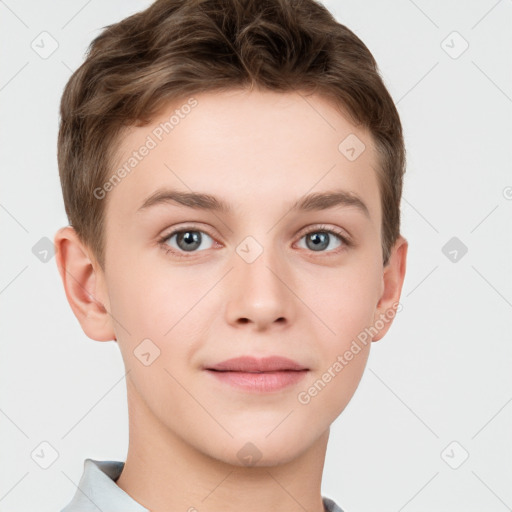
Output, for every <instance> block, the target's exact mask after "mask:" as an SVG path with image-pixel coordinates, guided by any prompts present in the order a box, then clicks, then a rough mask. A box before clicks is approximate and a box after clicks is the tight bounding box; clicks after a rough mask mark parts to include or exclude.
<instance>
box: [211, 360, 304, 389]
mask: <svg viewBox="0 0 512 512" xmlns="http://www.w3.org/2000/svg"><path fill="white" fill-rule="evenodd" d="M204 370H205V371H206V373H207V374H209V375H210V376H211V377H213V378H214V379H215V381H216V382H220V383H222V385H226V384H227V385H229V386H230V387H231V388H232V389H235V390H237V391H242V392H245V393H275V392H281V391H282V390H284V389H285V388H292V386H296V385H298V383H299V382H300V381H301V380H302V379H304V378H305V376H306V374H307V373H308V372H309V368H307V367H305V366H303V365H301V364H299V363H298V362H297V361H294V360H293V359H289V358H287V357H281V356H272V357H264V358H263V359H259V358H257V357H252V356H244V357H235V358H233V359H228V360H227V361H223V362H222V363H218V364H215V365H213V366H205V367H204Z"/></svg>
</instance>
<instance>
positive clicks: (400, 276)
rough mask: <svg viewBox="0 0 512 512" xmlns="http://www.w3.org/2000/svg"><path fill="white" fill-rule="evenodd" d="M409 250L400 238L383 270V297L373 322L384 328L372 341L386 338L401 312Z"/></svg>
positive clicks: (402, 238) (400, 237)
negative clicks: (398, 313)
mask: <svg viewBox="0 0 512 512" xmlns="http://www.w3.org/2000/svg"><path fill="white" fill-rule="evenodd" d="M407 248H408V243H407V240H406V239H405V238H404V237H403V236H399V237H398V239H397V241H396V242H395V244H394V245H393V247H392V249H391V252H390V256H389V260H388V263H387V265H386V266H385V267H384V269H383V275H382V295H381V297H380V299H379V302H378V303H377V309H376V312H375V317H374V322H373V324H374V325H375V326H382V328H379V329H378V333H377V334H376V335H375V336H373V338H372V341H378V340H380V339H381V338H383V337H384V335H385V334H386V333H387V332H388V330H389V328H390V327H391V324H392V323H393V319H394V317H395V314H396V312H397V310H398V311H400V306H399V301H400V294H401V292H402V285H403V283H404V278H405V268H406V259H407ZM382 324H383V325H382Z"/></svg>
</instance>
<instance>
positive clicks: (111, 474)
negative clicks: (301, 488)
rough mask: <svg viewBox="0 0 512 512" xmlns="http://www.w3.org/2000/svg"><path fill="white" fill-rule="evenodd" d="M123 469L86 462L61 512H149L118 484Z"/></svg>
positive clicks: (334, 510) (334, 511)
mask: <svg viewBox="0 0 512 512" xmlns="http://www.w3.org/2000/svg"><path fill="white" fill-rule="evenodd" d="M123 467H124V462H120V461H116V460H93V459H85V461H84V472H83V474H82V477H81V478H80V482H79V483H78V489H77V490H76V492H75V495H74V496H73V499H72V500H71V501H70V502H69V503H68V504H67V505H66V506H65V507H64V508H63V509H62V510H61V512H98V510H101V511H102V512H150V510H149V509H147V508H145V507H143V506H142V505H141V504H140V503H137V502H136V501H135V500H134V499H133V498H132V497H131V496H130V495H129V494H127V493H126V492H124V491H123V490H122V489H121V487H119V486H118V485H117V484H116V482H115V481H116V480H117V479H118V478H119V476H120V475H121V471H122V470H123ZM322 499H323V502H324V507H325V511H326V512H343V510H341V508H340V507H338V505H337V504H336V503H335V502H334V501H333V500H331V499H330V498H326V497H323V496H322Z"/></svg>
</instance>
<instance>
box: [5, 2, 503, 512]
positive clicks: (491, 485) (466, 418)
mask: <svg viewBox="0 0 512 512" xmlns="http://www.w3.org/2000/svg"><path fill="white" fill-rule="evenodd" d="M324 3H325V5H326V6H327V7H328V8H329V9H330V10H331V12H333V14H335V16H336V17H337V19H338V20H339V21H340V22H341V23H344V24H346V25H347V26H348V27H349V28H351V29H352V30H353V31H354V32H355V33H356V34H357V35H358V36H359V37H361V39H362V40H363V41H364V42H365V43H366V44H367V46H368V47H369V48H370V50H371V51H372V53H373V54H374V56H375V57H376V59H377V62H378V63H379V66H380V69H381V72H382V74H383V77H384V79H385V82H386V84H387V86H388V88H389V90H390V92H391V94H392V95H393V97H394V99H395V101H396V102H397V104H398V108H399V111H400V115H401V118H402V121H403V125H404V130H405V136H406V144H407V150H408V170H407V175H406V180H405V189H404V197H403V203H402V211H403V229H402V231H403V234H404V235H405V236H406V238H407V239H408V240H409V244H410V248H409V258H408V270H407V277H406V280H405V284H404V289H403V294H402V300H401V302H402V304H403V310H402V311H401V312H400V313H399V314H398V316H397V318H396V321H395V324H394V325H393V327H392V328H391V330H390V332H389V333H388V335H387V336H386V337H385V338H384V339H383V340H381V341H379V342H377V343H374V344H373V348H372V351H371V354H370V359H369V361H368V366H367V370H366V372H365V374H364V376H363V379H362V381H361V384H360V386H359V388H358V390H357V391H356V394H355V396H354V398H353V400H352V401H351V402H350V404H349V405H348V407H347V409H346V410H345V411H344V412H343V414H342V415H341V416H340V417H339V418H338V419H337V420H336V421H335V423H334V424H333V426H332V428H331V439H330V442H329V447H328V452H327V458H326V465H325V472H324V479H323V487H322V492H323V494H324V495H326V496H330V497H331V498H333V499H335V501H337V502H338V504H339V505H340V506H341V507H342V508H344V509H345V510H346V512H355V511H358V512H366V511H368V512H369V511H375V510H380V511H383V512H385V511H396V512H398V511H402V510H404V511H407V512H413V511H426V510H432V511H455V510H465V512H481V511H483V510H485V511H486V512H494V511H495V512H501V511H505V510H511V509H512V508H511V507H512V485H511V482H512V440H511V433H512V429H511V427H512V403H511V402H512V372H511V362H512V343H511V341H512V339H511V338H512V336H511V312H512V309H511V308H512V282H511V281H512V279H511V261H512V258H511V256H512V251H511V249H512V229H511V222H510V219H511V218H512V173H511V167H510V163H511V133H512V68H511V65H510V64H511V62H512V36H511V34H512V23H511V22H512V2H511V1H510V0H501V1H496V0H482V1H471V2H463V1H448V2H441V1H436V2H434V1H432V2H427V1H420V0H417V1H415V2H413V1H411V0H396V1H392V2H382V1H377V0H372V1H356V0H353V1H349V0H346V1H345V0H339V1H326V2H324ZM147 5H149V2H148V1H142V0H140V1H137V0H129V1H126V0H125V1H121V0H116V1H110V2H100V1H99V0H89V1H82V0H79V1H78V0H73V1H67V2H65V1H63V0H61V1H54V2H51V3H50V2H44V1H43V2H36V1H33V0H32V1H21V0H20V1H17V2H16V1H14V0H7V1H0V48H1V49H0V51H1V62H2V65H1V67H0V109H1V113H0V119H1V123H0V141H1V143H0V162H1V180H2V181H1V186H0V192H1V195H0V221H1V226H2V230H3V236H2V240H3V246H2V250H1V251H0V268H1V277H0V306H1V319H0V330H1V334H0V335H1V350H2V352H1V357H0V379H1V396H0V428H1V430H0V431H1V432H2V435H1V437H0V443H1V457H0V460H1V461H2V463H1V466H0V511H7V510H9V511H27V512H28V511H30V512H32V511H33V510H34V509H35V505H36V504H37V509H38V510H39V511H55V510H60V509H61V508H62V507H63V506H64V505H65V504H66V503H67V502H68V501H69V500H70V499H71V496H72V495H73V494H74V492H75V490H76V485H77V483H78V481H79V478H80V475H81V474H82V470H83V460H84V459H85V458H87V457H90V458H95V459H100V460H108V459H110V460H125V456H126V449H127V442H128V423H127V421H128V418H127V407H126V396H125V381H124V367H123V364H122V359H121V356H120V353H119V350H118V348H117V346H116V344H115V343H114V342H106V343H100V342H93V341H92V340H89V339H88V338H87V337H86V336H85V334H84V333H83V332H82V330H81V328H80V326H79V324H78V322H77V320H76V319H75V317H74V316H73V314H72V311H71V309H70V307H69V305H68V303H67V301H66V297H65V294H64V290H63V288H62V285H61V281H60V277H59V275H58V272H57V267H56V264H55V258H54V257H52V254H51V252H49V253H47V255H46V257H45V252H44V251H45V248H46V246H45V240H44V238H45V237H46V238H48V239H50V240H53V235H54V233H55V231H56V230H57V229H58V228H59V227H61V226H64V225H67V219H66V216H65V212H64V206H63V202H62V198H61V191H60V183H59V180H58V170H57V162H56V137H57V129H58V103H59V100H60V96H61V93H62V90H63V87H64V84H65V83H66V81H67V80H68V78H69V76H70V74H71V72H72V71H73V70H74V69H76V68H77V67H78V66H79V64H80V63H81V62H82V60H83V55H84V52H85V49H86V47H87V45H88V44H89V42H90V41H91V40H92V38H93V37H94V36H95V35H96V34H97V33H98V32H99V30H100V29H101V27H103V26H105V25H107V24H109V23H112V22H115V21H118V20H120V19H122V18H123V17H125V16H127V15H129V14H132V13H134V12H136V11H139V10H141V9H143V8H145V7H146V6H147ZM44 31H46V32H47V33H48V34H49V35H45V34H43V35H40V34H41V33H42V32H44ZM454 31H455V32H457V33H458V34H454ZM54 41H55V42H54ZM55 44H58V47H57V48H56V49H55V51H54V52H53V53H52V54H51V55H46V54H45V52H46V53H48V52H50V50H51V49H52V45H55ZM466 44H468V45H469V46H468V48H467V49H466V50H465V51H464V52H463V53H461V52H462V50H464V48H465V46H466ZM41 54H42V55H41ZM43 57H45V58H43ZM453 237H456V240H454V241H453V240H452V241H451V242H450V243H449V244H448V246H446V244H447V243H448V242H449V241H450V240H451V239H452V238H453ZM46 243H47V241H46ZM462 244H463V245H462ZM464 246H465V247H466V248H467V253H465V254H463V247H464ZM34 247H35V249H34ZM444 247H445V249H444V250H443V248H444ZM50 249H51V247H50ZM453 250H456V251H457V254H456V259H455V261H453V259H454V257H455V253H454V252H453ZM41 258H42V260H41ZM45 259H46V261H45ZM44 442H46V443H49V445H51V447H53V448H51V447H50V446H49V445H46V444H43V445H41V443H44ZM52 450H55V451H56V452H57V453H58V457H57V459H56V460H55V461H54V462H53V463H52V464H51V465H50V466H49V467H48V468H47V469H43V468H42V467H41V465H45V464H49V463H50V462H51V460H52ZM37 454H39V457H38V456H37ZM466 456H467V459H466V460H465V461H464V458H465V457H466ZM462 461H463V462H462ZM456 466H458V467H457V468H456V469H454V468H455V467H456Z"/></svg>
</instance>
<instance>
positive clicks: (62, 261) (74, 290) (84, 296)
mask: <svg viewBox="0 0 512 512" xmlns="http://www.w3.org/2000/svg"><path fill="white" fill-rule="evenodd" d="M54 244H55V249H56V254H55V259H56V262H57V266H58V269H59V273H60V277H61V279H62V283H63V284H64V290H65V292H66V297H67V299H68V302H69V305H70V306H71V309H72V310H73V313H74V314H75V316H76V318H77V319H78V321H79V322H80V325H81V327H82V329H83V331H84V332H85V334H86V335H87V336H88V337H89V338H91V339H93V340H97V341H109V340H115V339H116V337H115V333H114V329H113V322H112V319H111V315H110V312H109V311H108V309H109V307H110V306H109V304H108V294H107V288H106V286H105V278H104V274H103V271H102V270H101V268H100V266H99V265H98V264H97V262H96V260H95V259H94V258H93V257H90V251H89V250H88V248H87V247H86V246H85V245H84V244H82V242H81V241H80V239H79V238H78V235H77V233H76V231H75V230H74V228H73V227H71V226H66V227H64V228H61V229H59V230H58V231H57V233H56V234H55V237H54Z"/></svg>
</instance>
